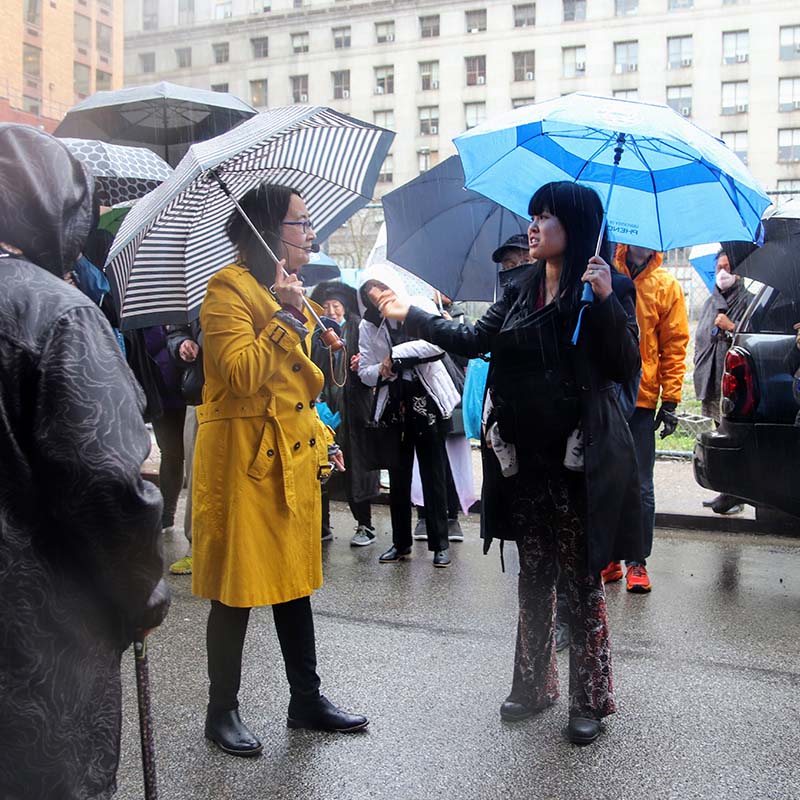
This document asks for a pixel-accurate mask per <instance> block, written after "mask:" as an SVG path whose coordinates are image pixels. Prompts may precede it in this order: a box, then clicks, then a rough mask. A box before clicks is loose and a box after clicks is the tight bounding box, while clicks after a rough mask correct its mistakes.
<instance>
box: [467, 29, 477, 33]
mask: <svg viewBox="0 0 800 800" xmlns="http://www.w3.org/2000/svg"><path fill="white" fill-rule="evenodd" d="M469 32H470V33H479V31H478V29H477V28H470V29H469Z"/></svg>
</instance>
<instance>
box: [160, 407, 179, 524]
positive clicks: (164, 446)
mask: <svg viewBox="0 0 800 800" xmlns="http://www.w3.org/2000/svg"><path fill="white" fill-rule="evenodd" d="M185 418H186V407H185V406H184V407H183V408H167V409H164V413H163V414H162V415H161V416H160V417H159V418H158V419H157V420H154V421H153V433H155V435H156V443H157V444H158V449H159V450H160V451H161V466H160V467H159V470H158V487H159V489H161V494H162V496H163V497H164V510H163V511H162V513H161V524H162V527H164V528H167V527H169V526H170V525H173V524H174V523H175V509H176V508H177V507H178V495H179V494H180V493H181V489H182V488H183V423H184V420H185Z"/></svg>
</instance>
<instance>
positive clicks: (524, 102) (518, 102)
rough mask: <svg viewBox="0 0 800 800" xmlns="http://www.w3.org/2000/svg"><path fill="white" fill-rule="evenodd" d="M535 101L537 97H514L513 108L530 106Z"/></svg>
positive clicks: (512, 99)
mask: <svg viewBox="0 0 800 800" xmlns="http://www.w3.org/2000/svg"><path fill="white" fill-rule="evenodd" d="M535 102H536V98H535V97H512V98H511V108H522V106H529V105H532V104H533V103H535Z"/></svg>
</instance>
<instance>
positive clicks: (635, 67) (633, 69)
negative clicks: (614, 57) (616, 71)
mask: <svg viewBox="0 0 800 800" xmlns="http://www.w3.org/2000/svg"><path fill="white" fill-rule="evenodd" d="M638 69H639V65H638V64H628V72H636V71H637V70H638Z"/></svg>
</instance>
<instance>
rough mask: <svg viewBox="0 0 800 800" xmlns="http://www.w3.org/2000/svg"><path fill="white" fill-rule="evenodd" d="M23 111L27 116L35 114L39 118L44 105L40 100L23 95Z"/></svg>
mask: <svg viewBox="0 0 800 800" xmlns="http://www.w3.org/2000/svg"><path fill="white" fill-rule="evenodd" d="M22 110H23V111H24V112H25V113H26V114H35V115H36V116H37V117H38V116H39V114H41V113H42V105H41V102H40V101H39V98H37V97H28V96H27V95H22Z"/></svg>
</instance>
